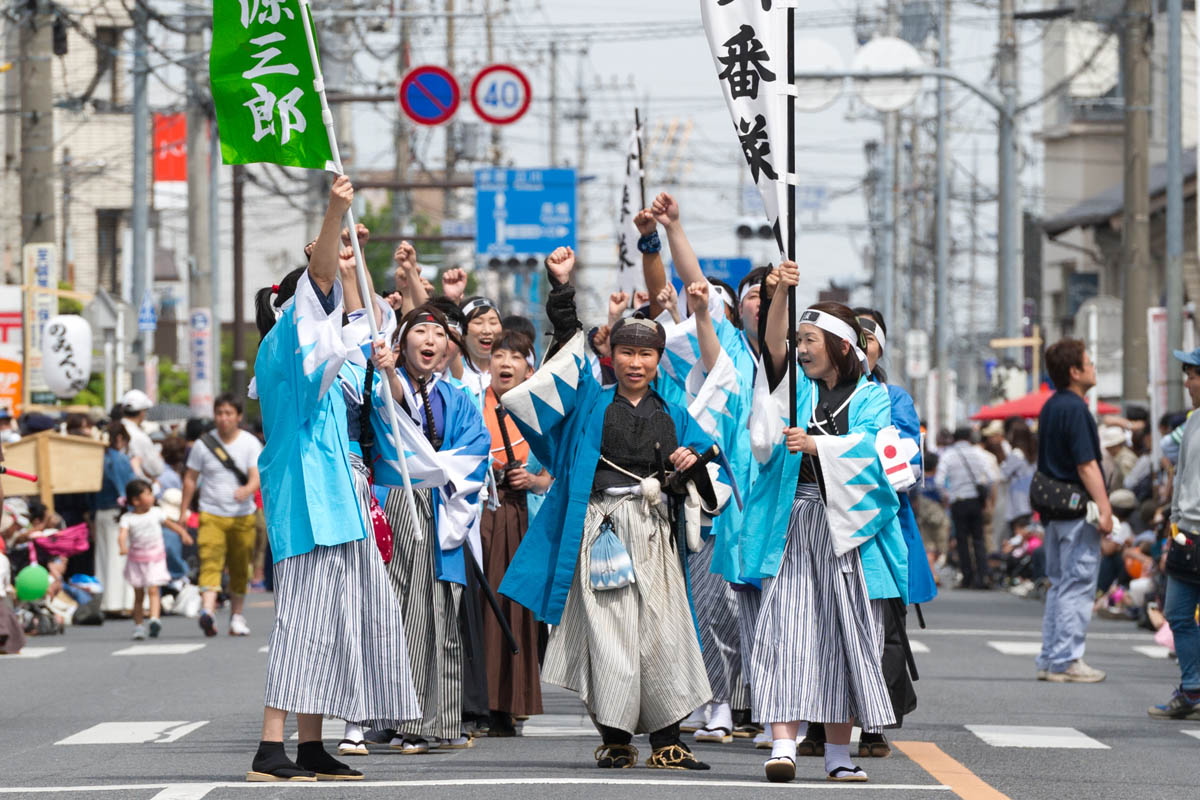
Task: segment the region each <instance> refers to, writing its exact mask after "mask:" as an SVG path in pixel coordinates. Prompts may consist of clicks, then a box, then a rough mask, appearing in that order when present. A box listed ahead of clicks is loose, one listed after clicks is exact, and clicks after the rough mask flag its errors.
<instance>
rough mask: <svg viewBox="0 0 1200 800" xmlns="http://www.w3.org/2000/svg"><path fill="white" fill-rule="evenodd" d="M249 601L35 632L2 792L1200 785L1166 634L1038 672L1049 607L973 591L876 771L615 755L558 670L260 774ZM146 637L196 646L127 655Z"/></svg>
mask: <svg viewBox="0 0 1200 800" xmlns="http://www.w3.org/2000/svg"><path fill="white" fill-rule="evenodd" d="M251 601H252V602H251V606H252V607H251V608H249V609H248V614H247V616H248V618H249V620H250V624H251V626H252V628H253V634H252V635H251V636H250V637H247V638H244V639H237V638H232V637H229V636H226V635H224V634H222V635H221V636H218V637H216V638H213V639H205V638H203V636H202V635H201V633H200V631H199V629H198V627H197V626H196V623H195V621H194V620H186V619H182V618H175V617H168V618H166V620H165V631H164V633H163V636H162V637H161V638H160V639H158V640H157V641H147V642H145V643H134V642H131V641H130V640H129V635H130V632H131V628H132V624H131V623H126V622H109V623H107V624H105V625H104V626H103V627H99V628H76V629H69V630H68V632H67V633H66V635H64V636H56V637H45V638H40V639H31V642H30V646H29V647H28V648H27V650H26V654H23V655H21V656H0V754H2V758H0V764H2V766H0V798H2V797H8V796H19V797H26V796H27V797H41V796H45V795H47V794H51V793H53V794H54V795H55V796H56V797H79V798H106V797H121V798H133V800H143V799H145V800H149V799H150V798H158V799H159V800H167V799H168V798H170V799H173V800H189V799H192V798H208V799H209V800H217V798H236V799H237V800H243V799H244V798H253V800H260V799H264V800H265V798H271V797H296V796H300V797H312V798H334V797H336V798H383V797H394V796H398V795H401V796H413V793H419V794H416V796H419V797H422V798H434V799H439V800H440V798H452V797H453V798H461V797H462V796H463V795H464V793H469V794H471V795H472V796H476V797H486V798H488V799H489V800H493V798H494V799H495V800H540V799H541V798H558V797H564V796H582V795H583V793H586V795H587V797H588V798H590V800H625V799H626V798H644V797H654V798H670V799H672V800H673V799H674V798H678V799H679V800H693V799H694V798H708V797H720V798H723V800H724V799H730V800H732V799H734V798H750V797H757V796H759V795H760V794H762V793H763V792H767V793H769V794H772V795H773V794H775V793H782V794H785V795H786V794H800V793H803V794H805V795H806V796H818V797H837V798H846V799H847V800H850V799H852V798H860V797H861V798H867V797H871V798H881V799H882V800H893V799H894V800H918V799H924V798H931V799H933V800H937V798H953V797H956V796H957V797H962V798H964V799H965V800H1003V798H1005V797H1007V798H1012V800H1018V799H1024V798H1029V799H1030V800H1043V799H1044V800H1069V799H1070V798H1087V799H1088V800H1096V799H1097V798H1131V799H1136V800H1158V799H1159V798H1162V799H1163V800H1175V798H1194V797H1197V796H1200V791H1198V789H1197V784H1198V783H1200V770H1198V769H1197V768H1196V765H1197V763H1200V762H1198V760H1197V755H1200V720H1196V721H1190V722H1161V721H1154V720H1151V719H1150V718H1149V717H1147V715H1146V708H1147V706H1149V705H1151V704H1152V703H1157V702H1162V701H1164V700H1165V699H1166V697H1167V696H1168V695H1169V693H1170V690H1171V688H1172V686H1174V685H1175V684H1177V683H1178V681H1179V675H1178V670H1177V667H1176V666H1175V663H1174V662H1173V661H1170V660H1168V659H1167V658H1166V657H1165V653H1162V652H1159V651H1158V650H1157V649H1156V648H1154V642H1153V640H1152V638H1151V637H1150V635H1149V634H1147V633H1145V632H1143V631H1138V630H1136V629H1135V628H1134V627H1133V625H1132V624H1127V623H1120V622H1112V621H1106V620H1094V621H1093V623H1092V627H1091V634H1090V635H1089V637H1088V654H1087V660H1088V662H1089V663H1091V664H1092V665H1093V666H1096V667H1099V668H1101V669H1104V670H1107V671H1108V675H1109V677H1108V680H1107V681H1105V682H1104V683H1101V684H1095V685H1064V684H1050V683H1039V682H1037V681H1036V680H1034V666H1033V656H1032V655H1029V654H1028V652H1029V651H1030V650H1032V649H1036V647H1037V645H1038V642H1039V633H1038V631H1039V625H1040V617H1041V605H1040V604H1039V603H1038V602H1036V601H1032V600H1024V599H1018V598H1015V597H1012V596H1010V595H1007V594H1003V593H999V592H986V593H985V592H961V591H959V592H955V591H949V592H945V593H944V594H943V596H942V597H941V598H939V599H938V600H936V601H934V602H933V603H932V604H930V605H929V606H927V607H926V608H925V616H926V619H927V622H928V624H929V628H928V629H927V630H924V631H921V630H915V629H914V630H912V631H911V632H910V635H911V638H912V639H913V640H914V642H915V643H916V644H915V648H916V649H917V650H918V651H919V652H918V654H917V659H918V664H919V667H920V671H921V680H920V682H919V683H918V684H917V692H918V695H919V697H920V707H919V709H918V710H917V712H916V713H915V714H914V715H912V716H911V717H909V718H908V719H907V720H906V721H905V727H904V729H903V730H902V731H896V732H894V735H893V736H891V737H889V738H891V739H892V740H893V741H894V743H897V750H902V751H904V752H896V753H895V754H894V755H893V756H892V757H891V758H888V759H884V760H873V759H868V760H864V761H863V762H862V764H863V766H864V767H865V768H866V769H867V771H868V772H869V773H870V776H871V782H870V783H869V784H865V785H858V786H848V785H836V786H832V785H828V784H826V783H824V782H823V778H824V772H823V769H822V762H821V760H820V759H802V760H801V763H800V764H799V765H798V770H797V772H798V780H797V782H796V783H793V784H788V785H776V784H767V783H765V782H764V780H763V777H762V761H763V757H764V753H763V752H762V751H756V750H754V749H753V748H752V746H751V744H750V743H749V742H747V741H744V740H735V742H734V743H733V744H728V745H711V744H709V745H704V744H701V745H697V746H696V749H697V750H698V752H699V753H700V754H701V756H702V758H703V759H704V760H706V761H708V762H709V763H711V764H712V767H713V769H712V771H710V772H706V773H680V772H670V771H662V770H649V769H645V768H642V767H639V768H637V769H631V770H620V771H615V772H610V771H600V770H597V769H596V768H595V767H594V766H593V765H594V761H593V759H592V750H593V748H594V747H595V746H596V744H597V743H598V739H597V737H596V735H595V733H594V732H593V731H591V727H590V725H589V724H588V723H587V720H586V717H585V716H584V715H583V711H582V706H581V705H580V704H579V702H578V700H577V699H576V698H575V697H574V695H571V694H569V693H567V692H563V691H561V690H557V689H553V688H550V687H548V688H547V708H546V711H547V714H546V715H545V716H543V717H538V718H534V719H533V720H531V721H530V722H529V724H528V725H527V727H526V731H525V733H526V735H525V736H524V737H522V738H516V739H483V740H480V741H479V742H478V744H477V746H476V747H474V748H473V749H470V750H464V751H456V752H451V753H437V752H436V751H435V752H434V753H433V754H430V755H426V756H402V755H399V754H396V753H392V752H389V751H387V750H386V748H381V749H379V751H378V752H372V754H371V755H370V756H367V757H365V758H357V759H354V760H353V762H352V764H353V765H354V766H356V767H357V768H359V769H362V770H363V771H364V772H366V773H367V780H366V781H364V782H362V783H358V784H345V783H338V784H332V783H320V784H291V785H280V784H247V783H244V782H243V780H244V775H245V772H246V770H247V769H248V767H249V763H250V758H251V756H252V754H253V751H254V748H255V746H256V743H257V741H258V735H259V726H260V721H261V702H262V691H263V678H264V668H265V665H266V652H265V645H266V640H267V633H268V631H269V629H270V623H271V615H272V610H271V604H270V595H255V596H253V597H252V598H251ZM913 624H914V625H915V620H914V621H913ZM222 631H224V620H222ZM135 644H145V645H154V646H156V647H161V646H171V645H174V646H176V647H177V648H179V649H189V646H190V647H191V648H196V649H191V651H190V652H167V653H154V654H135V655H129V654H122V653H121V651H123V650H126V649H127V648H130V647H131V646H133V645H135ZM196 646H199V647H198V648H197V647H196ZM1138 648H1141V649H1138ZM292 730H293V731H294V728H293V729H292ZM339 738H341V729H340V726H339V725H337V724H333V725H330V726H329V727H327V729H326V739H327V740H329V741H330V744H331V746H332V744H334V743H336V741H337V739H339ZM635 744H639V746H640V748H641V750H642V754H643V758H644V757H645V756H646V755H648V754H649V753H648V749H649V748H648V746H647V745H646V741H645V738H644V737H641V738H640V739H639V740H635ZM291 746H294V743H293V745H290V747H291ZM406 790H409V791H406Z"/></svg>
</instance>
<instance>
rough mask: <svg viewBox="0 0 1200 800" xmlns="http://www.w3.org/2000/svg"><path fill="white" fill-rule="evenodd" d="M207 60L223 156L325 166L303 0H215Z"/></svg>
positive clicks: (229, 160)
mask: <svg viewBox="0 0 1200 800" xmlns="http://www.w3.org/2000/svg"><path fill="white" fill-rule="evenodd" d="M314 39H315V32H314ZM208 68H209V76H210V78H211V80H212V93H213V102H214V104H215V105H216V110H217V123H218V128H219V131H220V137H221V160H222V161H223V162H225V163H226V164H252V163H256V162H260V161H266V162H270V163H272V164H283V165H285V166H289V167H308V168H310V169H326V168H327V166H328V165H329V164H330V162H331V161H332V159H333V156H332V152H331V150H330V148H329V138H328V134H327V133H326V132H325V125H324V123H323V122H322V120H321V100H320V97H319V96H318V95H317V92H316V90H314V89H313V77H314V75H313V63H312V59H311V58H310V57H309V51H308V40H307V38H306V37H305V35H304V14H303V12H302V11H301V9H300V0H214V2H213V44H212V52H211V53H210V54H209V65H208Z"/></svg>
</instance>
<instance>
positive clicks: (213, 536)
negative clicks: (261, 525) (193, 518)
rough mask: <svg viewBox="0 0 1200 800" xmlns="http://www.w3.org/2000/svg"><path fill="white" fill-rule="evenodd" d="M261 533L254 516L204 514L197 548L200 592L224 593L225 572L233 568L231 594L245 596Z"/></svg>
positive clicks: (201, 516) (198, 533) (230, 576)
mask: <svg viewBox="0 0 1200 800" xmlns="http://www.w3.org/2000/svg"><path fill="white" fill-rule="evenodd" d="M256 533H257V531H256V530H255V526H254V515H253V514H247V515H246V516H244V517H218V516H217V515H216V514H209V513H207V512H204V511H201V512H200V528H199V530H198V531H197V533H196V549H197V550H198V551H199V553H200V591H202V592H217V591H220V590H221V573H222V572H223V571H224V570H225V569H226V568H228V569H229V593H230V594H245V593H246V589H247V588H248V587H249V585H250V561H251V559H252V558H254V538H255V535H256Z"/></svg>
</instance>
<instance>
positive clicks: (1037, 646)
mask: <svg viewBox="0 0 1200 800" xmlns="http://www.w3.org/2000/svg"><path fill="white" fill-rule="evenodd" d="M987 645H988V647H990V648H992V649H993V650H995V651H996V652H997V653H1000V654H1002V655H1006V656H1036V655H1037V654H1038V653H1040V652H1042V643H1041V642H988V643H987Z"/></svg>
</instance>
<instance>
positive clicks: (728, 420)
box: [662, 295, 758, 583]
mask: <svg viewBox="0 0 1200 800" xmlns="http://www.w3.org/2000/svg"><path fill="white" fill-rule="evenodd" d="M714 296H715V295H714ZM722 307H723V306H722V304H721V303H720V302H719V301H718V303H717V309H716V310H714V309H712V308H710V313H712V314H713V322H714V327H715V329H716V333H717V339H718V341H719V342H720V343H721V351H722V358H721V359H720V361H719V362H718V363H717V364H716V365H714V367H713V370H712V372H713V374H706V373H704V365H703V362H702V361H701V360H700V341H699V338H698V337H697V335H696V320H695V318H694V317H691V318H689V319H687V320H685V321H683V322H682V323H680V324H679V325H674V326H668V327H667V349H666V351H665V352H664V355H663V362H662V365H663V368H662V374H663V375H664V376H666V377H667V378H668V379H670V381H671V382H672V383H674V384H677V385H679V386H680V387H682V388H683V390H684V391H685V392H686V393H687V395H688V396H689V398H695V397H696V395H697V393H698V392H699V391H700V390H701V387H700V381H701V380H703V381H705V384H706V385H707V386H708V387H709V390H710V392H711V396H710V397H708V398H705V399H704V401H703V402H702V403H701V406H702V408H703V409H704V410H703V411H700V412H699V413H696V418H697V420H698V421H699V422H700V423H701V425H703V427H704V429H705V430H706V431H707V432H708V433H709V434H710V435H712V436H713V437H714V438H715V439H716V440H717V444H718V445H720V447H721V450H722V451H723V452H724V453H725V457H726V458H727V459H728V464H729V468H730V470H731V472H732V473H733V476H732V477H733V480H734V482H735V483H736V485H737V488H738V491H739V492H740V494H741V497H742V501H743V507H741V508H739V507H738V504H737V503H732V504H730V506H729V507H728V508H726V509H725V511H724V512H723V513H722V514H721V516H719V517H717V519H716V520H714V522H713V526H712V535H713V536H715V537H716V543H715V544H714V546H713V555H712V563H711V564H710V566H709V569H710V571H711V572H713V573H715V574H717V575H720V576H722V577H723V578H725V580H727V581H730V582H733V583H739V582H741V578H740V574H741V567H740V557H739V555H738V541H739V538H740V536H741V531H742V527H743V525H744V524H745V507H744V506H745V501H746V500H748V499H749V495H750V487H751V485H753V483H754V479H755V478H756V477H757V476H758V462H757V461H755V460H754V457H753V455H752V453H751V452H750V436H749V430H748V427H749V423H750V412H751V409H752V408H753V394H754V376H755V374H756V373H757V366H756V360H755V356H754V352H753V351H752V350H751V349H750V344H749V342H747V341H746V336H745V334H743V333H742V332H741V331H740V330H738V329H737V328H736V327H735V326H734V325H733V323H731V322H729V321H728V320H727V319H725V317H724V313H723V312H722V311H720V309H721V308H722Z"/></svg>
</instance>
